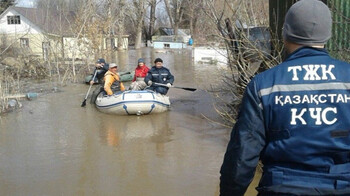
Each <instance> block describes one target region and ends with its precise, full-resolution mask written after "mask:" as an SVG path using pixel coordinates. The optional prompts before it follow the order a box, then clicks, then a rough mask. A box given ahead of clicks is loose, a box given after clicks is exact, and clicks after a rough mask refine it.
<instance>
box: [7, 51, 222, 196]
mask: <svg viewBox="0 0 350 196" xmlns="http://www.w3.org/2000/svg"><path fill="white" fill-rule="evenodd" d="M140 53H141V56H142V57H143V58H145V59H146V63H147V64H148V65H152V63H151V62H152V61H153V59H154V58H155V57H160V58H163V60H164V64H165V65H166V66H167V67H168V68H169V69H170V70H171V71H172V73H173V74H174V75H175V84H176V85H178V86H188V87H195V88H198V90H197V91H196V92H189V91H184V90H181V89H171V90H169V93H168V95H169V96H170V101H171V102H172V104H171V109H170V111H168V112H165V113H161V114H155V115H146V116H116V115H108V114H104V113H101V112H99V111H98V110H97V109H96V108H95V107H94V106H93V105H90V104H87V106H86V107H84V108H82V107H80V105H81V101H82V100H83V98H84V97H85V94H86V92H87V89H88V86H87V85H85V84H74V85H69V86H67V87H65V88H62V92H59V93H52V94H48V95H45V96H39V97H38V99H37V100H35V101H31V102H25V103H24V104H23V105H24V107H23V108H22V109H21V110H20V111H18V112H13V113H9V114H7V115H4V116H2V117H1V118H0V195H11V196H12V195H35V196H36V195H93V196H95V195H107V196H108V195H122V196H124V195H127V196H129V195H131V196H133V195H137V196H138V195H143V196H148V195H149V196H157V195H159V196H163V195H167V196H179V195H199V196H205V195H208V196H212V195H217V194H218V184H219V169H220V166H221V163H222V159H223V154H224V152H225V150H226V145H227V137H228V133H229V130H227V129H225V128H222V127H220V126H218V125H216V124H213V123H210V122H208V121H207V120H206V118H204V117H203V115H204V116H207V117H210V118H213V119H218V117H217V115H216V113H215V111H214V109H213V107H212V103H213V101H214V100H213V98H211V96H210V95H209V94H208V93H207V92H206V91H205V88H207V87H209V84H210V83H212V82H217V81H219V80H220V78H218V77H217V75H218V74H219V73H218V70H217V68H216V67H215V66H211V65H207V66H206V65H200V68H198V67H197V65H193V64H192V60H191V52H190V51H187V50H184V51H177V52H176V51H172V52H168V53H157V52H155V51H153V50H151V49H145V50H137V51H136V50H131V51H129V52H124V53H118V54H119V56H117V57H115V60H116V61H118V63H119V64H120V69H122V70H128V69H133V68H134V67H135V65H136V62H137V58H139V57H140ZM110 61H111V60H110ZM208 74H209V75H208ZM204 81H206V82H204ZM47 85H50V84H49V83H48V84H47Z"/></svg>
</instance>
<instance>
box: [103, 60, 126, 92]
mask: <svg viewBox="0 0 350 196" xmlns="http://www.w3.org/2000/svg"><path fill="white" fill-rule="evenodd" d="M117 69H118V66H117V65H116V64H115V63H111V64H110V65H109V69H108V71H107V72H106V74H105V77H104V81H105V84H104V90H105V91H106V93H107V95H113V94H114V93H115V92H117V91H124V90H125V87H124V85H123V83H122V82H120V78H119V75H118V73H117Z"/></svg>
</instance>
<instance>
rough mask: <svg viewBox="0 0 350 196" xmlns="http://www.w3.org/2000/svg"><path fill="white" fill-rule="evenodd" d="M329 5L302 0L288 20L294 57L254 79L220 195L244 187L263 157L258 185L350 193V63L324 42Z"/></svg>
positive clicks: (279, 191) (265, 191) (263, 194)
mask: <svg viewBox="0 0 350 196" xmlns="http://www.w3.org/2000/svg"><path fill="white" fill-rule="evenodd" d="M331 27H332V20H331V13H330V11H329V9H328V7H327V6H326V5H325V4H324V3H323V2H321V1H318V0H301V1H298V2H297V3H295V4H294V5H293V6H292V7H291V8H290V9H289V10H288V12H287V14H286V17H285V23H284V27H283V38H284V43H285V48H286V50H287V52H288V53H289V56H288V58H287V59H286V60H285V61H284V62H283V63H282V64H280V65H277V66H275V67H273V68H271V69H269V70H267V71H265V72H263V73H261V74H258V75H257V76H255V77H254V78H253V79H252V80H251V82H250V83H249V84H248V86H247V88H246V91H245V95H244V97H243V101H242V106H241V110H240V113H239V116H238V119H237V122H236V124H235V126H234V128H233V130H232V133H231V139H230V142H229V144H228V147H227V151H226V154H225V157H224V161H223V164H222V167H221V171H220V172H221V178H220V193H221V195H232V196H240V195H244V193H245V191H246V189H247V187H248V185H249V184H250V182H251V180H252V179H253V176H254V173H255V168H256V166H257V164H258V161H259V158H260V159H261V161H262V163H263V176H262V178H261V180H260V183H259V186H258V188H257V190H258V191H259V195H260V196H272V195H283V196H285V195H350V64H348V63H346V62H341V61H338V60H336V59H333V58H331V57H330V56H329V54H328V53H327V51H326V50H325V49H324V45H325V43H326V42H327V40H329V39H330V37H331Z"/></svg>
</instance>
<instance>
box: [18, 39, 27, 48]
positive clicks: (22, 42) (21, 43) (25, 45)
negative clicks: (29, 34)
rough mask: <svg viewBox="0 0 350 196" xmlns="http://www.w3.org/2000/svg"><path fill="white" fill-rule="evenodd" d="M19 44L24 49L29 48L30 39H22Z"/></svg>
mask: <svg viewBox="0 0 350 196" xmlns="http://www.w3.org/2000/svg"><path fill="white" fill-rule="evenodd" d="M19 42H20V45H21V47H22V48H27V47H29V39H28V38H20V39H19Z"/></svg>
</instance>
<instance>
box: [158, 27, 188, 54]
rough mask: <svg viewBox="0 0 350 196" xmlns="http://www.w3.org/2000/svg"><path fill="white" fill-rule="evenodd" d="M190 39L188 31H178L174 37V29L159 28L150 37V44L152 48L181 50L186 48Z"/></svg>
mask: <svg viewBox="0 0 350 196" xmlns="http://www.w3.org/2000/svg"><path fill="white" fill-rule="evenodd" d="M190 38H191V35H190V34H189V29H178V34H177V35H176V36H175V32H174V29H172V28H167V27H161V28H158V29H157V31H156V32H155V33H154V35H153V36H152V42H153V47H154V48H171V49H181V48H186V47H187V44H188V41H189V39H190Z"/></svg>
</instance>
